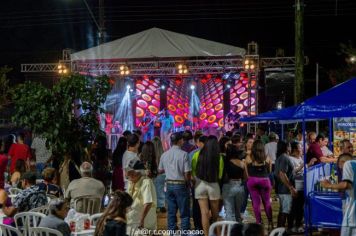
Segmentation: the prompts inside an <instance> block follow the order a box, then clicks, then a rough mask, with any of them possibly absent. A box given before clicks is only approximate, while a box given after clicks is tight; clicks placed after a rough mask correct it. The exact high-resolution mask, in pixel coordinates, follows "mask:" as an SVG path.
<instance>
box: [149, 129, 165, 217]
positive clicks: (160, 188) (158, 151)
mask: <svg viewBox="0 0 356 236" xmlns="http://www.w3.org/2000/svg"><path fill="white" fill-rule="evenodd" d="M152 143H153V146H154V150H155V156H156V165H157V166H158V165H159V162H160V160H161V156H162V154H163V152H164V151H163V145H162V142H161V139H160V138H159V137H158V136H155V137H154V138H153V139H152ZM165 180H166V174H165V173H163V174H159V175H157V177H156V178H155V179H154V180H153V183H154V185H155V188H156V194H157V211H159V212H161V213H165V212H166V211H167V210H166V207H165V205H166V196H165V194H164V182H165Z"/></svg>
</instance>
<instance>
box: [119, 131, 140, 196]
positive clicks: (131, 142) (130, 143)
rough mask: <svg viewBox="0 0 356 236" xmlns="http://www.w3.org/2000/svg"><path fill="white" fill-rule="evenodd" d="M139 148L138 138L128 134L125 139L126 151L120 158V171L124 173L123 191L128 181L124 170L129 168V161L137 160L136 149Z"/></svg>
mask: <svg viewBox="0 0 356 236" xmlns="http://www.w3.org/2000/svg"><path fill="white" fill-rule="evenodd" d="M139 146H140V138H139V137H138V136H137V135H136V134H130V135H129V136H128V137H127V150H126V151H125V152H124V155H123V156H122V169H123V171H124V183H125V190H127V187H128V179H127V172H126V171H125V169H126V168H127V167H128V166H129V163H130V162H131V160H135V159H137V160H139V157H138V154H137V153H138V148H139Z"/></svg>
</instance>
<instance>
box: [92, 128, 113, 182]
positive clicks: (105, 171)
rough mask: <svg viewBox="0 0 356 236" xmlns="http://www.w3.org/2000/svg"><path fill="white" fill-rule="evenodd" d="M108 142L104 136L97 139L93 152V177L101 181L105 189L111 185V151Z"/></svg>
mask: <svg viewBox="0 0 356 236" xmlns="http://www.w3.org/2000/svg"><path fill="white" fill-rule="evenodd" d="M106 144H107V140H106V136H105V135H103V134H100V135H98V136H97V137H96V138H95V141H94V144H93V149H92V151H91V161H92V164H93V177H94V178H95V179H97V180H100V181H101V182H102V183H103V184H104V186H105V187H107V186H108V185H109V178H108V176H109V173H110V171H109V150H108V149H107V148H106Z"/></svg>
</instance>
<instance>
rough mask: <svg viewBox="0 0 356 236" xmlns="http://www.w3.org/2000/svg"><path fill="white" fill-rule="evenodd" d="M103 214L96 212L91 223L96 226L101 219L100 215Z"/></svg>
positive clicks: (91, 217) (91, 218)
mask: <svg viewBox="0 0 356 236" xmlns="http://www.w3.org/2000/svg"><path fill="white" fill-rule="evenodd" d="M102 215H103V213H96V214H94V215H91V216H90V225H93V226H96V223H97V222H98V220H99V219H100V217H101V216H102Z"/></svg>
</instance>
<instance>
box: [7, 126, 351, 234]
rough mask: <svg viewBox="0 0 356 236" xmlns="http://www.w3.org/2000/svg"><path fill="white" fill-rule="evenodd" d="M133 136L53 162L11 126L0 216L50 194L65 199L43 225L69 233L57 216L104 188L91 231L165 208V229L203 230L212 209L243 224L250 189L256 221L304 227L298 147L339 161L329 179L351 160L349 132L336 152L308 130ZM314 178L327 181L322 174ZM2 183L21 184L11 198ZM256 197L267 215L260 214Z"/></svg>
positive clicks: (150, 224) (136, 222)
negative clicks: (283, 134)
mask: <svg viewBox="0 0 356 236" xmlns="http://www.w3.org/2000/svg"><path fill="white" fill-rule="evenodd" d="M142 136H143V135H142V133H141V131H139V130H136V131H133V132H131V131H125V132H123V134H122V136H121V137H120V138H119V140H118V143H117V146H116V149H115V150H114V151H113V153H112V154H111V152H110V150H108V149H107V148H106V138H105V137H104V136H101V137H98V138H97V139H96V140H95V142H94V143H93V146H92V148H91V150H90V152H89V153H88V155H87V156H85V157H84V156H81V155H80V154H78V153H71V155H66V156H64V157H63V161H62V163H61V164H58V163H56V160H55V159H56V158H52V157H53V155H52V153H51V150H50V149H48V148H47V147H46V145H45V143H46V141H45V139H43V138H41V137H40V136H36V137H35V138H34V139H32V144H31V143H28V144H25V138H24V135H23V134H19V135H18V136H17V140H16V141H15V139H14V136H12V135H11V136H9V137H8V139H7V140H5V141H0V150H1V152H0V188H1V190H0V204H1V206H2V209H3V212H4V214H6V215H7V216H8V217H9V218H8V224H13V220H12V217H13V216H14V215H15V214H16V213H18V212H23V211H29V210H31V209H34V208H37V207H40V206H43V205H46V204H48V202H47V197H46V194H47V195H48V194H49V195H53V196H56V197H62V198H64V199H66V200H67V201H62V200H56V201H53V202H51V203H50V208H49V209H50V215H49V216H48V217H49V218H48V219H47V220H46V221H44V222H42V224H43V226H46V225H47V226H51V227H52V228H55V227H57V229H59V230H60V231H61V232H62V233H63V235H69V233H70V231H69V228H67V227H65V226H63V224H62V221H63V219H64V217H65V215H66V213H67V212H68V208H69V207H70V206H71V204H73V200H74V199H76V198H78V197H80V196H88V195H90V196H97V197H99V198H103V199H104V198H105V194H110V201H109V203H108V205H106V203H105V202H103V205H104V206H105V207H106V208H105V210H104V213H103V216H102V217H101V219H100V220H99V221H98V224H97V227H96V234H95V235H112V234H113V232H116V233H115V235H125V232H126V225H127V226H128V227H141V228H146V229H151V230H155V229H157V213H167V229H168V230H176V229H178V228H179V229H181V230H190V229H195V230H200V231H203V232H204V235H208V231H209V227H210V225H211V224H212V223H214V222H216V221H218V220H219V212H224V213H225V214H224V219H225V220H229V221H236V222H237V223H239V225H242V224H243V223H245V222H246V221H245V219H244V216H245V215H246V214H245V212H246V207H247V202H248V199H249V198H250V199H251V202H252V207H253V213H254V216H255V223H256V224H258V225H262V224H266V226H267V228H268V230H269V231H271V230H272V229H273V228H274V227H276V226H277V227H286V228H287V229H288V230H289V231H290V232H303V231H304V228H303V216H304V212H303V209H304V193H303V191H304V186H303V185H304V184H303V174H304V159H303V147H304V146H305V147H306V150H307V162H308V163H307V166H312V165H315V164H318V163H329V162H338V166H339V168H340V169H339V170H338V174H339V178H340V184H339V185H337V186H334V188H335V189H350V186H348V185H347V182H345V183H344V184H341V183H343V182H342V181H341V180H342V179H343V178H342V175H341V173H342V169H345V170H349V169H350V168H351V167H346V168H345V167H344V166H348V165H346V164H345V165H344V163H345V162H346V161H348V160H349V159H351V158H352V156H351V155H352V154H353V150H352V144H351V143H350V141H349V140H343V141H342V142H340V145H341V147H340V148H341V153H343V154H342V155H341V156H340V158H336V157H334V156H333V155H332V153H331V152H330V150H328V148H327V144H328V139H327V138H326V137H325V136H323V135H322V134H319V135H316V134H315V133H314V132H310V133H308V135H307V139H306V143H305V144H304V143H303V139H302V138H301V135H300V132H297V133H296V134H295V136H293V137H288V138H289V140H288V141H285V140H280V139H279V137H278V135H277V134H276V133H273V132H270V133H269V134H268V135H267V134H265V132H264V130H263V129H261V128H260V129H258V130H257V133H256V134H252V133H249V134H246V135H245V136H243V135H242V134H240V133H232V132H227V133H226V134H225V135H224V136H221V137H216V136H213V135H204V134H203V132H201V131H196V132H195V133H194V134H193V133H192V132H191V131H184V132H177V133H173V134H171V135H170V136H169V137H168V138H169V140H161V139H160V137H152V138H149V139H148V140H146V142H142V140H143V138H142ZM150 139H151V140H150ZM163 143H165V145H163ZM164 146H165V147H164ZM51 166H53V167H51ZM349 172H350V171H349ZM349 172H348V173H349ZM5 173H9V174H8V176H6V175H5ZM350 175H351V174H350ZM349 178H351V177H349ZM38 179H42V180H41V181H40V182H38ZM36 180H37V181H36ZM352 180H353V179H352ZM322 184H323V185H325V186H328V187H330V186H331V184H330V183H329V182H327V181H324V182H323V183H322ZM9 187H16V188H22V189H23V191H22V192H20V193H19V194H18V195H17V196H16V197H15V198H14V199H13V201H11V199H10V197H9V196H8V193H7V189H8V188H9ZM273 188H274V189H275V191H274V192H275V194H276V196H272V189H273ZM330 188H332V187H330ZM272 200H276V201H278V202H279V205H280V208H279V213H278V220H277V222H273V216H272V206H271V201H272ZM67 202H68V203H69V204H67ZM261 203H262V204H263V206H264V211H265V214H266V218H267V222H263V221H262V216H261V215H262V213H261V208H260V206H261ZM79 208H80V206H79ZM178 211H179V217H180V226H179V227H178V225H177V212H178ZM291 212H293V214H290V213H291ZM191 218H192V219H193V224H194V225H191ZM4 222H6V221H4ZM275 223H277V225H275ZM241 227H242V228H243V227H244V226H241ZM241 227H240V226H236V229H239V228H241ZM251 227H252V226H251ZM245 228H246V227H245ZM245 231H246V230H245ZM68 232H69V233H68ZM117 232H122V233H117Z"/></svg>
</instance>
